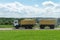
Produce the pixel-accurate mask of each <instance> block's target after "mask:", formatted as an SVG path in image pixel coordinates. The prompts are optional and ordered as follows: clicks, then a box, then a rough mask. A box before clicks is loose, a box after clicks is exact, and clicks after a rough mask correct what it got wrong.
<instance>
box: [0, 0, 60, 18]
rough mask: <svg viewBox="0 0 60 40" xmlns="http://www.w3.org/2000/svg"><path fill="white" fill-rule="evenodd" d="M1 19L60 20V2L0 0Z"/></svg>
mask: <svg viewBox="0 0 60 40" xmlns="http://www.w3.org/2000/svg"><path fill="white" fill-rule="evenodd" d="M0 17H8V18H25V17H28V18H29V17H53V18H60V0H0Z"/></svg>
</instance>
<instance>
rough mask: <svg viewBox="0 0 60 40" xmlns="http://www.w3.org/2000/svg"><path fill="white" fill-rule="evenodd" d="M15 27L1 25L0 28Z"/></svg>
mask: <svg viewBox="0 0 60 40" xmlns="http://www.w3.org/2000/svg"><path fill="white" fill-rule="evenodd" d="M12 27H13V25H0V28H12Z"/></svg>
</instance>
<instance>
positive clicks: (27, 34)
mask: <svg viewBox="0 0 60 40" xmlns="http://www.w3.org/2000/svg"><path fill="white" fill-rule="evenodd" d="M0 40H60V30H0Z"/></svg>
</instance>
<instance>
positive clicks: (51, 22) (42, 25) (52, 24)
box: [39, 19, 57, 29]
mask: <svg viewBox="0 0 60 40" xmlns="http://www.w3.org/2000/svg"><path fill="white" fill-rule="evenodd" d="M56 23H57V21H56V19H41V20H39V27H40V29H44V28H45V27H46V26H48V27H50V29H54V27H55V26H56Z"/></svg>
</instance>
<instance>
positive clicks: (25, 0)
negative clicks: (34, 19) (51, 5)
mask: <svg viewBox="0 0 60 40" xmlns="http://www.w3.org/2000/svg"><path fill="white" fill-rule="evenodd" d="M15 1H17V2H21V3H23V4H26V5H33V4H39V5H40V4H41V3H42V2H44V1H53V2H56V3H60V0H1V1H0V3H9V2H15Z"/></svg>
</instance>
